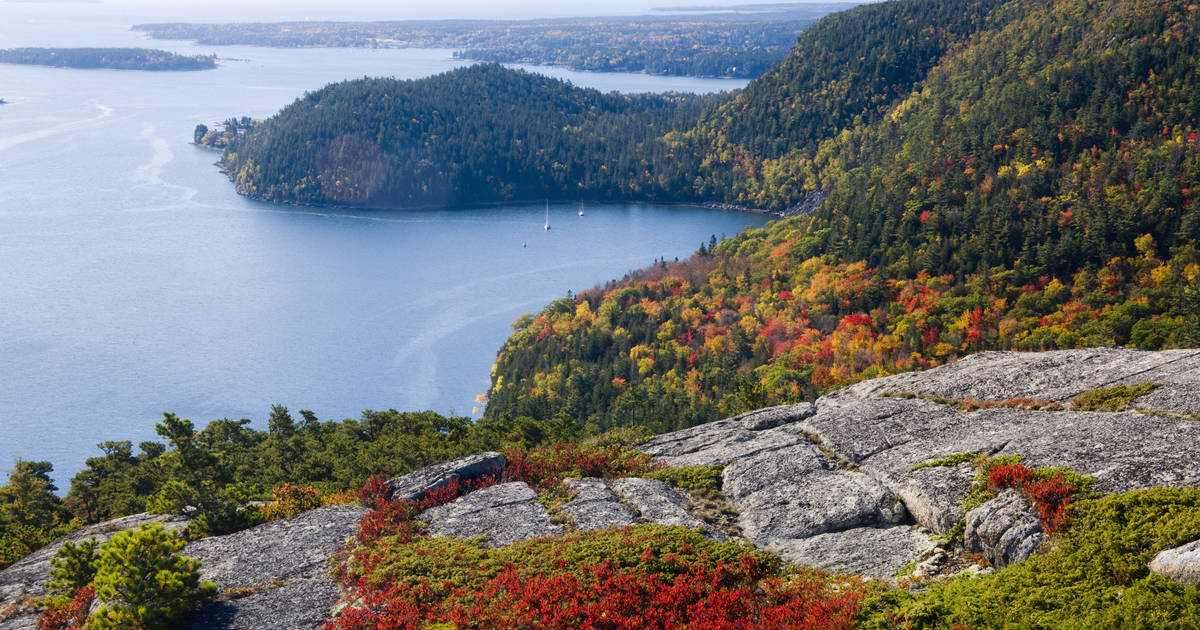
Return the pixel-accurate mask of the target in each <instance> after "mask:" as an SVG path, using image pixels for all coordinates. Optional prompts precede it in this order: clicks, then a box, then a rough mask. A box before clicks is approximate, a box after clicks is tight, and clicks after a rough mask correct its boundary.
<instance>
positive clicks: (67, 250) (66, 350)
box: [0, 3, 763, 486]
mask: <svg viewBox="0 0 1200 630" xmlns="http://www.w3.org/2000/svg"><path fill="white" fill-rule="evenodd" d="M63 6H70V7H71V10H72V11H73V12H75V13H72V14H67V13H63V12H61V11H60V9H61V8H62V7H63ZM3 7H4V8H3V9H2V11H4V12H5V15H6V17H11V16H13V15H15V13H13V12H17V11H20V12H24V13H21V14H20V15H19V16H17V17H18V18H20V19H9V20H0V46H8V45H32V44H36V43H44V44H45V45H67V44H68V43H70V42H71V41H75V40H73V39H72V38H71V37H70V34H71V33H72V32H73V31H72V29H76V31H77V32H78V33H79V36H78V37H77V38H76V39H77V40H78V41H79V42H80V45H114V46H116V45H137V44H139V43H142V42H140V40H138V39H137V37H136V36H135V35H132V34H130V33H129V32H128V31H127V24H126V23H125V22H122V21H121V20H116V19H113V20H110V21H107V22H106V21H104V20H97V19H93V18H94V17H95V16H91V17H89V16H88V15H87V11H89V10H99V9H95V8H93V5H58V4H49V5H45V7H43V6H42V5H38V4H16V3H4V4H3ZM39 11H43V12H51V13H52V14H46V13H39ZM31 16H32V17H31ZM133 21H134V20H132V19H130V20H127V22H128V23H133ZM154 45H156V46H158V45H159V42H155V43H154ZM165 47H169V48H172V49H175V50H180V51H197V52H208V50H206V49H203V48H195V47H192V46H190V45H188V44H185V43H171V44H169V45H165ZM216 52H217V53H218V54H219V55H220V56H221V57H223V58H235V59H239V60H240V61H226V62H223V64H222V66H221V67H220V69H218V70H215V71H207V72H193V73H141V72H120V71H103V70H101V71H83V70H65V69H52V68H36V67H26V66H11V65H3V64H0V97H3V98H5V99H7V100H8V101H9V104H8V105H0V468H9V467H11V465H12V464H13V463H14V462H15V461H16V459H17V458H18V457H21V458H24V459H34V460H49V461H51V462H52V463H53V464H54V466H55V477H56V478H57V479H58V480H59V481H60V486H63V485H65V483H64V482H65V481H66V480H67V479H69V477H70V476H71V475H73V474H74V473H75V472H76V471H78V470H79V469H80V468H81V467H82V466H83V461H84V459H85V458H86V457H90V456H95V455H98V454H99V451H98V450H97V449H96V448H95V444H96V443H98V442H100V441H102V440H118V439H128V440H132V441H134V443H137V442H138V441H140V440H146V439H153V438H154V429H153V427H154V424H155V422H156V421H157V420H158V419H159V418H160V417H161V414H162V412H163V411H174V412H176V413H178V414H180V415H182V416H184V417H188V418H191V419H192V420H194V421H196V422H197V423H198V424H203V423H204V422H207V421H209V420H212V419H215V418H221V417H229V418H243V417H244V418H250V419H252V420H253V421H254V425H255V426H258V427H264V426H265V418H266V415H267V413H268V412H269V409H270V406H271V405H272V404H274V403H280V404H285V405H288V406H289V407H290V408H292V409H293V410H296V409H311V410H313V411H314V412H316V413H317V415H318V416H320V417H321V418H322V419H339V418H344V417H357V416H358V414H359V413H360V412H361V411H362V410H364V409H385V408H396V409H434V410H437V411H440V412H444V413H448V412H451V411H453V412H456V413H459V414H464V415H471V414H473V413H474V414H475V415H478V412H479V410H477V409H474V408H475V407H476V406H477V405H478V403H477V402H476V401H475V397H476V395H478V394H479V393H481V392H483V391H485V390H486V389H487V386H488V374H489V369H490V367H491V363H492V361H493V359H494V357H495V353H496V351H497V350H498V349H499V348H500V346H501V344H502V343H503V342H504V339H505V338H506V336H507V335H508V333H509V325H510V323H511V322H512V321H514V320H515V319H516V318H517V317H518V316H520V315H521V314H522V313H525V312H531V311H536V310H538V309H539V308H540V307H541V306H542V305H544V304H545V303H546V302H548V301H550V300H553V299H555V298H558V297H561V296H562V295H564V294H565V293H566V292H567V291H568V290H573V291H579V290H582V289H586V288H589V287H591V286H593V285H595V284H597V283H602V282H604V281H606V280H608V279H611V278H616V277H620V276H621V275H623V274H624V273H625V272H626V271H628V270H630V269H634V268H638V267H642V266H645V265H647V264H649V263H650V262H651V261H652V260H654V259H655V258H657V257H660V256H662V257H666V258H668V259H671V258H674V257H684V256H687V255H689V254H690V253H691V252H692V251H693V250H694V249H695V248H696V246H697V245H698V244H699V243H700V242H702V241H706V240H708V238H709V236H710V235H712V234H716V235H718V236H719V235H721V234H734V233H736V232H737V231H739V230H740V229H741V228H742V227H744V226H746V225H748V224H753V225H761V224H762V223H763V219H762V218H761V217H757V216H752V215H744V214H736V213H728V212H718V211H713V210H704V209H699V208H688V207H654V206H649V205H642V204H627V205H609V206H589V207H588V208H587V212H586V216H584V217H582V218H581V217H578V216H577V215H576V212H577V210H578V208H577V206H575V205H564V206H551V208H550V220H551V223H552V224H553V229H552V230H551V231H549V232H547V231H545V230H543V229H542V224H543V222H544V208H543V206H542V205H540V204H538V205H534V206H516V207H506V208H487V209H476V210H463V211H455V212H413V211H393V212H332V211H315V210H312V209H297V208H286V207H279V206H272V205H268V204H262V203H257V202H252V201H249V200H246V199H244V198H241V197H239V196H237V195H236V194H234V192H233V189H232V187H231V186H230V184H229V182H228V181H227V180H226V179H225V177H224V176H222V175H221V174H220V173H219V172H218V171H217V169H216V168H215V167H214V166H213V165H212V164H213V162H214V161H215V160H216V157H217V156H216V155H215V154H213V153H210V152H207V151H204V150H202V149H197V148H195V147H193V146H191V145H190V144H189V141H190V140H191V136H192V128H193V127H194V126H195V125H196V124H197V123H200V122H204V123H211V122H214V121H218V120H221V119H223V118H225V117H228V116H231V115H238V116H240V115H249V116H254V117H265V116H268V115H270V114H271V113H273V112H275V111H276V110H278V109H279V108H280V107H282V106H284V105H286V104H287V103H289V102H291V101H292V100H293V99H294V98H296V97H297V96H299V95H300V94H302V93H303V92H304V91H305V90H312V89H317V88H320V87H321V86H323V85H325V84H326V83H328V82H331V81H336V80H342V79H346V78H353V77H360V76H364V75H371V76H376V75H393V76H400V77H419V76H426V75H429V74H432V73H435V72H440V71H443V70H446V69H449V68H452V67H454V66H456V65H459V62H457V61H455V60H453V59H452V58H451V56H450V53H449V51H444V50H433V51H430V50H408V51H404V50H387V51H372V50H345V49H318V50H279V49H260V48H241V47H238V48H221V49H218V50H216ZM555 74H556V75H558V76H565V77H567V78H569V79H570V80H572V81H573V82H574V83H576V84H577V85H584V86H594V87H599V88H601V89H622V90H629V91H641V90H647V89H690V90H694V91H708V90H713V89H729V88H731V87H738V86H740V85H742V84H743V83H742V82H737V81H715V80H694V79H685V78H671V79H664V78H662V77H647V76H645V75H622V74H603V75H597V74H588V73H578V72H564V71H555ZM523 243H524V244H525V245H526V246H525V247H522V244H523Z"/></svg>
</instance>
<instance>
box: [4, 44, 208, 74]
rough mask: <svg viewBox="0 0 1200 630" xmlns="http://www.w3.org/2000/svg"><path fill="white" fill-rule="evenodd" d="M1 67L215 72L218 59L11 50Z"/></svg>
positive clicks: (132, 51) (118, 51)
mask: <svg viewBox="0 0 1200 630" xmlns="http://www.w3.org/2000/svg"><path fill="white" fill-rule="evenodd" d="M0 63H15V64H23V65H32V66H50V67H54V68H84V69H93V68H104V69H109V70H172V71H173V70H212V69H213V68H216V67H217V56H216V55H180V54H177V53H173V52H169V51H166V50H154V49H149V48H8V49H4V50H0Z"/></svg>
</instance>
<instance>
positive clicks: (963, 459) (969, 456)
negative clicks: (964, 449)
mask: <svg viewBox="0 0 1200 630" xmlns="http://www.w3.org/2000/svg"><path fill="white" fill-rule="evenodd" d="M979 456H980V454H979V453H954V454H952V455H947V456H946V457H943V458H941V459H932V460H929V461H927V462H921V463H920V464H917V465H916V466H913V467H912V468H909V469H908V471H909V472H912V471H914V470H918V469H921V468H943V467H944V468H953V467H955V466H957V465H959V464H965V463H967V462H973V461H975V460H976V459H978V458H979Z"/></svg>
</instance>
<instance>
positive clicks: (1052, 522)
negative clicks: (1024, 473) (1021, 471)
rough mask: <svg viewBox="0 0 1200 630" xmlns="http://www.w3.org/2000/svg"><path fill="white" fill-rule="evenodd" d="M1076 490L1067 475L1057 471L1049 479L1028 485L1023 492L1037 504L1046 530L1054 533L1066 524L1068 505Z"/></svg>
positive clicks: (1039, 516) (1040, 518)
mask: <svg viewBox="0 0 1200 630" xmlns="http://www.w3.org/2000/svg"><path fill="white" fill-rule="evenodd" d="M1076 490H1077V488H1075V486H1073V485H1071V484H1070V483H1069V482H1068V481H1067V479H1066V477H1064V476H1063V475H1062V474H1061V473H1056V474H1055V475H1054V476H1053V477H1051V478H1049V479H1046V480H1043V481H1035V482H1033V483H1031V484H1028V485H1026V486H1025V488H1024V490H1023V491H1022V494H1024V495H1025V497H1026V498H1027V499H1029V500H1030V501H1032V502H1033V504H1034V505H1035V506H1037V509H1038V519H1039V520H1041V521H1042V522H1043V523H1045V525H1046V531H1048V532H1051V533H1054V532H1057V531H1061V530H1062V528H1063V527H1064V526H1065V525H1066V523H1067V514H1066V510H1067V506H1068V505H1070V504H1071V499H1072V498H1074V496H1075V492H1076Z"/></svg>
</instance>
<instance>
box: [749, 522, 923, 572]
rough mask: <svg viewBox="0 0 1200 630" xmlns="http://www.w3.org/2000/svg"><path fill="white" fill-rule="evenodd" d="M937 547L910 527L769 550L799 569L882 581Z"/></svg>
mask: <svg viewBox="0 0 1200 630" xmlns="http://www.w3.org/2000/svg"><path fill="white" fill-rule="evenodd" d="M934 547H935V545H934V543H933V542H932V541H931V540H930V538H929V536H927V535H925V534H924V533H922V532H921V531H919V530H918V529H917V528H915V527H911V526H907V525H899V526H893V527H858V528H854V529H847V530H844V531H840V532H830V533H826V534H817V535H816V536H810V537H808V538H799V539H795V540H787V541H783V540H779V541H775V542H774V543H772V544H771V545H768V546H767V548H768V549H771V550H772V551H774V552H775V553H778V554H779V555H780V557H782V558H783V559H784V560H785V561H787V562H789V563H791V564H794V565H797V566H805V567H812V568H814V569H821V570H823V571H830V572H833V573H853V574H857V575H862V576H864V577H871V578H879V579H886V578H890V577H892V576H893V575H895V573H896V572H897V571H899V570H900V569H902V568H904V567H905V566H908V565H911V564H913V563H914V562H917V561H918V560H920V559H922V558H923V557H924V556H926V555H928V554H929V553H930V552H931V551H933V550H934Z"/></svg>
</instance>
